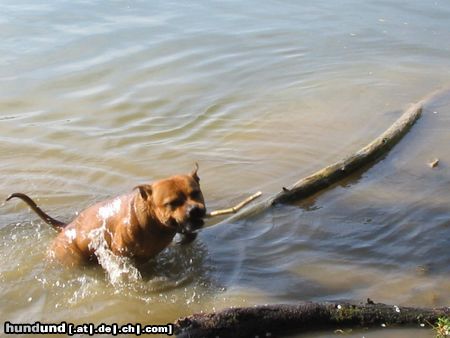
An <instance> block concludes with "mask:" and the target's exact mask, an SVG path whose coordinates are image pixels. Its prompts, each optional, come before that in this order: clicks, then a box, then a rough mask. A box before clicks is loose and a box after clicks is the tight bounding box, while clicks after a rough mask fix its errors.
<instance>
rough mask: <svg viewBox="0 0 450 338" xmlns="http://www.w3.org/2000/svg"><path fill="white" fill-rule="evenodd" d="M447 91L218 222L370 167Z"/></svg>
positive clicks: (302, 195) (310, 191)
mask: <svg viewBox="0 0 450 338" xmlns="http://www.w3.org/2000/svg"><path fill="white" fill-rule="evenodd" d="M447 91H448V89H444V90H443V89H440V90H437V91H435V92H432V93H431V94H429V95H427V96H426V97H424V98H423V99H422V100H420V101H419V102H417V103H415V104H413V105H411V106H410V107H409V108H408V109H407V110H406V111H405V112H404V113H403V114H402V115H401V116H400V117H399V119H398V120H397V121H395V122H394V124H392V125H391V126H390V128H389V129H387V130H386V131H385V132H384V133H382V134H381V135H380V136H379V137H377V138H376V139H375V140H373V141H372V142H370V143H369V144H368V145H367V146H365V147H364V148H362V149H360V150H359V151H357V152H356V153H354V154H352V155H350V156H348V157H346V158H344V159H342V160H340V161H338V162H336V163H334V164H331V165H329V166H327V167H325V168H323V169H321V170H319V171H317V172H315V173H313V174H312V175H310V176H308V177H305V178H302V179H300V180H299V181H297V182H296V183H294V184H293V185H292V186H290V187H288V188H283V189H282V190H281V192H279V193H277V194H275V195H273V196H270V197H268V198H266V199H265V200H263V201H262V202H260V203H258V204H255V205H253V206H252V207H249V208H247V209H244V210H242V211H241V212H239V213H236V214H234V215H232V216H230V217H228V218H227V219H225V220H224V221H222V222H220V223H230V222H233V221H236V220H240V219H243V218H246V217H250V216H252V215H255V214H258V213H260V212H262V211H264V210H265V209H267V208H269V207H271V206H273V205H276V204H279V203H287V202H293V201H300V200H302V199H305V198H307V197H310V196H312V195H313V194H315V193H317V192H319V191H322V190H324V189H326V188H328V187H330V186H331V185H333V184H335V183H336V182H338V181H340V180H342V179H343V178H346V177H348V176H350V175H351V174H353V173H354V172H356V171H357V170H360V169H362V168H364V167H366V166H368V165H370V164H373V163H374V162H375V161H377V160H378V159H380V158H381V157H382V156H384V155H386V154H387V153H388V152H389V150H390V149H392V147H393V146H395V145H396V144H397V143H398V142H399V141H400V140H401V138H402V137H403V136H404V135H405V134H406V133H407V132H408V131H409V130H410V128H411V127H412V126H413V125H414V123H415V122H416V121H417V120H418V119H419V117H420V116H421V114H422V108H423V106H424V105H425V104H427V103H428V102H430V101H431V100H433V99H435V98H436V97H437V96H438V95H440V94H442V93H444V92H447Z"/></svg>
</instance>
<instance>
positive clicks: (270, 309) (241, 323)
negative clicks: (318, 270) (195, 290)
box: [174, 302, 450, 338]
mask: <svg viewBox="0 0 450 338" xmlns="http://www.w3.org/2000/svg"><path fill="white" fill-rule="evenodd" d="M442 316H450V308H447V307H446V308H436V309H428V308H414V307H402V306H396V305H386V304H373V303H372V302H370V304H369V303H368V304H359V305H356V304H350V303H310V302H305V303H301V304H298V305H288V304H279V305H266V306H255V307H246V308H231V309H226V310H223V311H220V312H216V313H208V314H195V315H192V316H189V317H186V318H183V319H179V320H177V322H176V323H175V330H174V331H175V334H176V335H177V337H190V338H195V337H220V338H225V337H234V338H236V337H276V336H279V335H281V334H288V333H293V332H295V333H304V332H308V331H317V330H323V329H333V330H336V329H345V328H349V327H351V328H370V327H395V326H399V325H402V326H405V325H409V326H413V327H414V326H415V327H417V328H420V327H425V326H427V325H429V324H434V323H436V321H437V320H438V318H439V317H442Z"/></svg>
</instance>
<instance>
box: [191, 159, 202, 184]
mask: <svg viewBox="0 0 450 338" xmlns="http://www.w3.org/2000/svg"><path fill="white" fill-rule="evenodd" d="M197 171H198V163H197V162H195V167H194V169H193V170H192V172H191V176H192V178H193V179H194V180H196V181H197V183H198V182H200V177H198V175H197Z"/></svg>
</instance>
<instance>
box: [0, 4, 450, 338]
mask: <svg viewBox="0 0 450 338" xmlns="http://www.w3.org/2000/svg"><path fill="white" fill-rule="evenodd" d="M449 17H450V4H449V2H448V1H444V0H440V1H432V2H424V1H415V0H413V1H403V0H399V1H364V2H360V1H355V0H347V1H316V2H309V3H308V2H305V1H264V2H256V1H250V2H249V1H246V2H240V1H227V2H220V1H191V2H173V1H151V2H150V1H148V2H144V1H112V2H108V3H105V2H100V1H83V2H76V3H72V2H69V1H58V2H56V1H43V2H39V3H37V2H33V1H19V2H18V1H2V3H1V4H0V131H1V133H0V144H1V147H0V169H1V172H2V180H1V181H0V187H1V191H2V192H3V197H6V196H7V195H8V194H9V193H11V192H15V191H20V192H25V193H28V194H30V195H31V196H33V197H35V198H36V199H37V201H38V203H39V204H40V205H41V206H42V207H43V208H44V209H45V210H47V211H48V212H49V213H50V214H51V215H53V216H55V217H56V218H61V219H63V220H70V219H72V218H73V217H74V216H75V214H76V213H77V212H78V211H80V210H82V209H83V208H84V207H86V206H88V205H90V204H92V203H93V202H95V201H98V200H102V199H105V198H107V197H110V196H114V195H118V194H121V193H123V192H126V191H128V190H129V189H130V188H132V187H133V186H135V185H136V184H139V183H142V182H148V181H152V180H155V179H158V178H162V177H165V176H167V175H169V174H174V173H179V172H187V171H190V170H191V168H192V166H193V163H194V162H195V161H198V162H199V163H200V176H201V179H202V187H203V191H204V193H205V197H206V200H207V203H208V207H209V208H210V209H214V208H218V207H224V206H229V205H232V204H234V203H235V202H237V201H239V200H240V199H242V198H243V197H244V196H247V195H249V194H251V193H253V192H255V191H258V190H262V191H263V192H264V193H265V194H270V193H274V192H277V191H278V190H279V189H280V188H281V187H282V186H286V185H289V184H291V183H293V182H294V181H296V180H297V179H298V178H300V177H303V176H305V175H307V174H309V173H311V172H312V171H314V170H317V169H320V168H322V167H323V166H325V165H328V164H330V163H332V162H334V161H336V160H338V159H340V158H342V157H343V156H345V155H348V154H349V153H351V152H353V151H355V150H357V149H358V148H359V147H361V146H363V145H365V144H366V143H368V142H369V141H370V140H372V139H373V138H374V137H375V136H377V135H378V134H379V133H381V132H382V131H383V130H384V129H386V128H387V127H388V126H389V125H390V124H391V123H392V122H393V121H394V120H395V119H396V118H397V117H398V116H399V115H400V113H401V112H402V111H403V110H404V109H405V108H406V107H407V106H408V104H409V103H411V102H414V101H417V100H419V99H420V98H421V97H422V96H424V95H425V94H427V93H429V92H431V91H433V90H435V89H437V88H450V71H449V69H450V68H449V66H450V61H449V60H450V43H449V41H450V20H449V19H448V18H449ZM449 129H450V94H449V92H447V93H446V94H444V95H442V96H441V97H440V98H439V99H437V100H434V101H433V102H432V103H431V104H430V105H428V106H427V107H426V109H425V112H424V116H423V118H422V119H421V120H420V121H419V123H418V124H417V125H416V126H415V127H414V128H413V130H412V131H411V132H410V133H409V134H408V135H407V136H406V138H405V139H404V140H403V141H402V142H401V143H400V144H399V145H398V146H397V147H396V148H395V149H394V150H393V151H392V152H391V153H390V154H389V155H388V156H386V157H385V158H384V159H383V160H381V161H379V162H378V163H377V164H376V165H374V166H372V167H371V168H369V169H368V170H367V171H365V172H363V173H361V174H359V175H357V176H355V177H352V178H350V179H349V180H347V181H345V182H343V183H342V184H339V185H336V186H335V187H333V188H332V189H330V190H328V191H326V192H325V193H322V194H320V195H317V196H314V197H313V198H311V199H309V200H308V201H306V202H304V203H301V204H299V205H295V206H280V207H277V208H275V209H273V210H270V211H268V212H266V213H264V214H262V215H259V216H257V217H254V218H252V219H249V220H246V221H242V222H235V223H225V224H221V225H220V226H217V227H211V228H209V229H206V230H205V231H203V232H202V233H201V235H200V236H199V239H198V240H197V241H196V242H194V243H193V244H192V245H191V246H189V247H178V246H173V247H170V248H168V249H167V250H166V251H164V252H163V253H162V254H161V255H160V256H159V257H157V258H156V259H155V260H152V261H150V262H149V263H148V264H146V265H145V266H144V267H143V269H142V271H141V272H140V274H141V278H137V279H135V280H134V281H126V280H125V281H123V280H119V282H118V283H114V281H112V280H111V275H108V274H107V273H105V272H104V270H102V269H101V268H97V267H90V268H86V269H83V270H81V271H79V270H76V271H67V270H63V269H61V268H58V267H55V266H52V265H51V264H48V263H47V262H46V261H45V259H44V257H45V251H46V248H47V247H48V245H49V243H50V242H51V240H52V239H53V238H54V236H55V233H54V231H53V230H51V229H49V227H48V226H47V225H45V224H43V223H42V222H41V221H39V220H38V219H37V217H36V216H35V215H34V214H33V213H31V212H29V211H28V209H27V208H26V207H25V206H24V205H23V204H20V203H16V202H15V201H14V202H12V201H11V202H9V203H7V204H2V205H1V209H0V212H1V222H0V243H1V245H0V257H1V259H0V261H1V263H0V281H1V283H2V288H1V291H0V299H2V302H1V305H0V318H1V319H2V320H3V321H5V320H9V321H11V322H34V321H37V320H41V321H55V322H59V321H63V320H64V321H68V322H76V323H84V322H95V323H100V322H108V323H109V322H121V323H126V322H142V323H167V322H172V321H174V320H175V319H176V318H178V317H180V316H183V315H188V314H191V313H194V312H199V311H212V310H214V309H220V308H223V307H226V306H231V305H233V306H238V305H252V304H264V303H276V302H296V301H299V300H316V301H321V300H341V299H350V300H364V299H366V298H367V297H370V298H372V299H374V300H375V301H378V302H386V303H390V304H398V305H422V306H443V305H449V304H450V296H449V295H450V282H449V263H450V252H449V250H448V248H449V244H450V206H449V203H450V189H449V188H450V169H449V168H450V167H449V163H450V148H449V141H450V133H449ZM434 158H439V159H440V165H439V166H438V167H437V168H435V169H430V168H429V166H428V165H427V163H428V162H430V161H431V160H433V159H434ZM125 268H127V265H125ZM128 268H130V267H128ZM379 334H380V333H379V332H372V333H367V332H365V333H364V335H365V336H366V337H378V336H380V335H379ZM389 334H391V336H392V337H411V336H414V335H416V336H417V337H419V336H420V337H424V336H427V334H428V335H429V336H430V337H431V336H432V333H431V332H429V331H426V332H425V331H420V330H413V331H412V332H411V331H402V330H401V331H392V332H390V333H389ZM359 336H360V333H356V334H355V337H359ZM381 336H383V337H386V336H387V333H386V332H382V333H381Z"/></svg>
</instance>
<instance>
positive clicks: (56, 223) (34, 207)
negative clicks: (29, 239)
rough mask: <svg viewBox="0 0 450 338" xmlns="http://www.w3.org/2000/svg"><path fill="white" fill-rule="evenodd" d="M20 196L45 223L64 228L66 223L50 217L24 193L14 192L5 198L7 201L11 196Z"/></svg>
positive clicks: (56, 227) (59, 228)
mask: <svg viewBox="0 0 450 338" xmlns="http://www.w3.org/2000/svg"><path fill="white" fill-rule="evenodd" d="M14 197H16V198H20V199H21V200H22V201H24V202H25V203H26V204H28V205H29V207H30V208H31V209H32V210H33V211H34V212H35V213H36V214H38V216H39V217H40V218H42V220H43V221H44V222H45V223H47V224H50V225H51V226H53V227H54V228H55V229H58V230H61V229H62V228H64V227H65V226H66V225H67V224H66V223H63V222H61V221H58V220H56V219H54V218H53V217H50V216H49V215H47V214H46V213H45V212H44V211H42V209H41V208H39V207H38V206H37V205H36V203H34V201H33V200H32V199H31V198H30V197H28V196H27V195H25V194H22V193H20V192H16V193H14V194H11V195H9V197H8V198H7V199H6V200H7V201H9V200H10V199H11V198H14Z"/></svg>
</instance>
